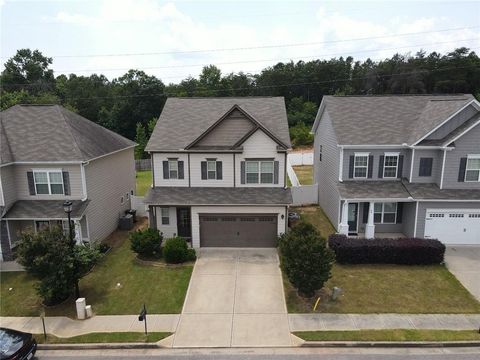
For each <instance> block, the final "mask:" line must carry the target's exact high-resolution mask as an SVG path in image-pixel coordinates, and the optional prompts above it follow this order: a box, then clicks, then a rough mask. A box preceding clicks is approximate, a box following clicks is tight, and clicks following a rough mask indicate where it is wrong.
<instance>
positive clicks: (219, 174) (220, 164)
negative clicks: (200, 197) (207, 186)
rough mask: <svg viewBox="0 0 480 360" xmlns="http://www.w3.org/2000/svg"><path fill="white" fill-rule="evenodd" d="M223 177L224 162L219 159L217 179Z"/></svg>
mask: <svg viewBox="0 0 480 360" xmlns="http://www.w3.org/2000/svg"><path fill="white" fill-rule="evenodd" d="M222 179H223V174H222V162H221V161H217V180H222Z"/></svg>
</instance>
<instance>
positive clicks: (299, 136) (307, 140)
mask: <svg viewBox="0 0 480 360" xmlns="http://www.w3.org/2000/svg"><path fill="white" fill-rule="evenodd" d="M290 137H291V139H292V142H293V145H295V146H302V145H311V144H313V135H312V134H311V133H310V128H309V127H308V126H306V125H305V124H304V123H303V122H300V123H298V124H297V125H295V126H293V127H291V128H290Z"/></svg>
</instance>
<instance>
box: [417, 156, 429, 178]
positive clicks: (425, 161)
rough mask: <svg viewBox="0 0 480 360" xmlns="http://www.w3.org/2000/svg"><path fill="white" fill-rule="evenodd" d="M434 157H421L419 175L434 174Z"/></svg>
mask: <svg viewBox="0 0 480 360" xmlns="http://www.w3.org/2000/svg"><path fill="white" fill-rule="evenodd" d="M432 163H433V158H420V168H419V170H418V176H432Z"/></svg>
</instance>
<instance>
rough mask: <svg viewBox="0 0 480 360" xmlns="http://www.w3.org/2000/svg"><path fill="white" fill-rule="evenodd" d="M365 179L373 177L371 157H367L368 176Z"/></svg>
mask: <svg viewBox="0 0 480 360" xmlns="http://www.w3.org/2000/svg"><path fill="white" fill-rule="evenodd" d="M367 177H368V178H369V179H371V178H372V177H373V155H369V156H368V174H367Z"/></svg>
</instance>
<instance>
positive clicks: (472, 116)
mask: <svg viewBox="0 0 480 360" xmlns="http://www.w3.org/2000/svg"><path fill="white" fill-rule="evenodd" d="M479 125H480V103H479V102H478V101H476V100H475V99H474V97H473V96H472V95H441V96H440V95H438V96H437V95H418V96H409V95H397V96H395V95H391V96H325V97H324V98H323V100H322V103H321V105H320V108H319V111H318V114H317V117H316V119H315V123H314V126H313V132H314V133H315V148H314V166H315V175H314V176H315V182H316V183H317V184H318V185H319V203H320V205H321V206H322V208H323V209H324V210H325V213H326V214H327V215H328V217H329V219H330V220H331V222H332V223H333V224H334V226H335V227H336V229H337V231H338V232H340V233H344V234H353V235H357V234H358V235H359V236H365V237H367V238H373V237H374V236H375V235H377V236H382V235H383V236H385V235H386V236H388V235H392V234H398V233H400V234H403V235H406V236H409V237H420V238H438V239H440V240H441V241H443V242H444V243H446V244H477V245H478V244H480V126H479Z"/></svg>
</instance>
